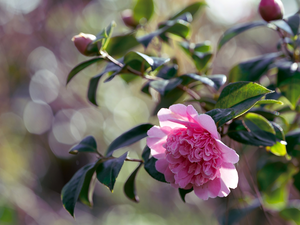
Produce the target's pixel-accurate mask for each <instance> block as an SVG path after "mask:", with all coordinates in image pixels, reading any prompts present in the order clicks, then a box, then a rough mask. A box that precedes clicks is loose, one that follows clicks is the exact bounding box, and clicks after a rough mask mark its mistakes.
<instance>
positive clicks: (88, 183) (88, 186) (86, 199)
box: [79, 167, 96, 207]
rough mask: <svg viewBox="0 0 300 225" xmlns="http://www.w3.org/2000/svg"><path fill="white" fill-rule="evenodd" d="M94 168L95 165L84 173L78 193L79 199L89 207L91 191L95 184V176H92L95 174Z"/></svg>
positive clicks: (91, 196) (90, 205) (91, 202)
mask: <svg viewBox="0 0 300 225" xmlns="http://www.w3.org/2000/svg"><path fill="white" fill-rule="evenodd" d="M95 170H96V167H94V168H93V169H91V170H89V171H88V172H87V173H86V176H85V179H84V182H83V185H82V188H81V192H80V194H79V200H80V201H81V202H82V203H83V204H85V205H87V206H89V207H92V206H93V192H94V189H95V185H96V176H94V175H96V174H95Z"/></svg>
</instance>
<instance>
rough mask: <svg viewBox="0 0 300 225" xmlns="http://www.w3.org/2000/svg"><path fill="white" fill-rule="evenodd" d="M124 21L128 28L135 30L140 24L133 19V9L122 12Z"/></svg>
mask: <svg viewBox="0 0 300 225" xmlns="http://www.w3.org/2000/svg"><path fill="white" fill-rule="evenodd" d="M122 20H123V22H124V23H125V25H126V26H127V27H133V28H135V27H136V26H137V25H138V23H137V22H136V21H135V20H134V18H133V13H132V10H131V9H125V10H124V11H123V12H122Z"/></svg>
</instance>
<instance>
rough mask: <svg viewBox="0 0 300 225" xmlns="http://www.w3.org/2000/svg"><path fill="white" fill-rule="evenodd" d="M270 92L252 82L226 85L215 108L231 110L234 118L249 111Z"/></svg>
mask: <svg viewBox="0 0 300 225" xmlns="http://www.w3.org/2000/svg"><path fill="white" fill-rule="evenodd" d="M271 92H272V91H271V90H268V89H267V88H265V87H263V86H261V85H259V84H257V83H253V82H246V81H244V82H242V81H241V82H236V83H231V84H229V85H227V86H226V87H225V88H224V89H223V91H222V92H221V95H220V97H219V99H218V101H217V103H216V106H215V107H216V108H221V109H226V108H232V109H234V112H235V117H238V116H240V115H242V114H244V113H245V112H247V111H248V110H249V109H251V108H252V107H253V106H254V105H255V104H256V103H257V102H258V101H259V100H261V98H262V97H264V96H265V95H266V94H268V93H271Z"/></svg>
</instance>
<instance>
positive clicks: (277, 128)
mask: <svg viewBox="0 0 300 225" xmlns="http://www.w3.org/2000/svg"><path fill="white" fill-rule="evenodd" d="M270 123H271V124H272V126H273V128H274V130H275V133H276V137H277V138H278V140H282V141H284V140H285V137H284V132H283V129H282V127H281V126H280V125H279V124H277V123H274V122H270Z"/></svg>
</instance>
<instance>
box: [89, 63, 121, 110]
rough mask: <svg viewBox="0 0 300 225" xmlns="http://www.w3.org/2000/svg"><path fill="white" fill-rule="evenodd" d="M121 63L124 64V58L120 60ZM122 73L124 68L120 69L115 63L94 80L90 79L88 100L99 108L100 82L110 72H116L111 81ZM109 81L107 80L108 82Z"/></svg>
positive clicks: (109, 64) (110, 64)
mask: <svg viewBox="0 0 300 225" xmlns="http://www.w3.org/2000/svg"><path fill="white" fill-rule="evenodd" d="M118 61H119V62H121V63H122V62H123V58H121V59H119V60H118ZM120 71H122V68H120V67H119V66H118V65H116V64H114V63H108V64H107V66H106V67H105V69H104V70H103V71H102V72H101V73H100V74H98V75H96V76H94V77H93V78H91V79H90V82H89V87H88V99H89V101H90V102H91V103H93V104H94V105H96V106H98V104H97V101H96V99H97V89H98V84H99V80H100V79H101V77H102V76H103V75H105V74H107V73H109V72H114V73H113V74H112V75H111V76H110V77H109V79H110V80H111V79H113V78H114V76H115V75H117V74H118V73H119V72H120ZM107 81H109V80H107V79H106V82H107Z"/></svg>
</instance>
